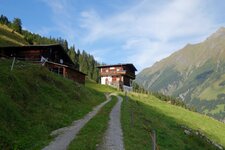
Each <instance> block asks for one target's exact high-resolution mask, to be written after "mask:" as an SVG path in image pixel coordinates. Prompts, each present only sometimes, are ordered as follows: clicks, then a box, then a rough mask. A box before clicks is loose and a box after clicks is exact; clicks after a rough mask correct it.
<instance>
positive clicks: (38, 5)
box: [0, 0, 225, 71]
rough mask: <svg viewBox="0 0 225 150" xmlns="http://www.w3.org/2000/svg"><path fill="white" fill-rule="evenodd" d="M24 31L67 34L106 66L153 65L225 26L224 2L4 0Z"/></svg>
mask: <svg viewBox="0 0 225 150" xmlns="http://www.w3.org/2000/svg"><path fill="white" fill-rule="evenodd" d="M0 14H3V15H5V16H7V17H8V18H9V19H10V20H13V18H15V17H17V18H20V19H21V20H22V26H23V28H24V29H26V30H29V31H31V32H34V33H38V34H40V35H42V36H47V37H50V36H51V37H56V38H57V37H62V38H63V39H66V40H67V41H68V43H69V45H70V46H72V45H75V47H76V49H80V50H85V51H87V52H88V53H90V54H92V55H94V57H95V58H96V59H97V60H98V61H99V62H101V63H102V62H104V63H106V64H118V63H133V64H134V65H135V66H136V68H137V69H138V71H141V70H142V69H144V68H146V67H150V66H151V65H153V64H154V63H155V62H156V61H159V60H161V59H163V58H165V57H167V56H169V55H171V54H172V53H173V52H175V51H177V50H179V49H181V48H183V47H184V46H185V45H186V44H188V43H190V44H194V43H198V42H201V41H203V40H204V39H206V38H207V37H208V36H209V35H210V34H212V33H213V32H215V31H216V30H217V29H218V28H220V27H222V26H225V16H224V14H225V1H224V0H0Z"/></svg>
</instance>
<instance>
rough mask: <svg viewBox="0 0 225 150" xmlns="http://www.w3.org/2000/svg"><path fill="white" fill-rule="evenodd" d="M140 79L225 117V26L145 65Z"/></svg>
mask: <svg viewBox="0 0 225 150" xmlns="http://www.w3.org/2000/svg"><path fill="white" fill-rule="evenodd" d="M136 82H137V83H138V84H139V85H141V86H143V87H144V88H145V89H146V90H149V91H154V92H161V93H163V94H166V95H172V96H176V97H180V98H182V99H183V100H184V102H185V103H186V104H188V105H190V106H194V107H195V108H196V109H197V111H199V112H201V113H204V114H207V115H209V116H213V117H215V118H217V119H219V120H223V121H225V111H224V110H225V28H224V27H222V28H220V29H219V30H217V31H216V32H215V33H213V34H212V35H211V36H210V37H208V38H207V39H206V40H205V41H203V42H201V43H198V44H193V45H192V44H188V45H186V46H185V47H184V48H182V49H181V50H179V51H177V52H175V53H173V54H172V55H171V56H169V57H167V58H165V59H163V60H161V61H159V62H156V63H155V64H154V65H153V66H152V67H149V68H146V69H144V70H143V71H141V72H140V73H139V74H138V75H137V79H136Z"/></svg>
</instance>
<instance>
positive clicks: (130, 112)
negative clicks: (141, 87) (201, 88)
mask: <svg viewBox="0 0 225 150" xmlns="http://www.w3.org/2000/svg"><path fill="white" fill-rule="evenodd" d="M131 118H132V119H131ZM122 126H123V130H124V140H125V147H126V149H128V150H135V149H146V150H147V149H150V147H151V137H150V133H151V132H152V131H153V130H155V131H156V135H157V146H158V148H159V149H167V150H182V149H198V150H201V149H202V150H206V149H212V150H213V149H216V148H215V147H214V146H212V145H211V144H208V143H207V142H206V140H205V139H202V138H200V136H197V135H195V134H193V133H192V134H191V135H186V134H185V133H184V130H185V129H184V127H183V126H185V127H188V128H190V129H192V130H193V131H194V132H196V131H200V132H201V133H203V134H205V135H206V136H207V137H208V138H210V139H211V140H212V141H214V142H216V143H219V144H221V145H223V147H225V124H223V123H221V122H219V121H216V120H214V119H212V118H210V117H208V116H204V115H200V114H198V113H195V112H191V111H188V110H186V109H183V108H181V107H178V106H174V105H171V104H168V103H166V102H164V101H160V100H159V99H157V98H155V97H154V96H148V95H142V94H135V93H132V94H130V95H129V100H128V101H123V105H122Z"/></svg>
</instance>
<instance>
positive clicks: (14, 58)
mask: <svg viewBox="0 0 225 150" xmlns="http://www.w3.org/2000/svg"><path fill="white" fill-rule="evenodd" d="M15 60H16V57H13V62H12V65H11V69H10V70H11V71H12V70H13V67H14V63H15Z"/></svg>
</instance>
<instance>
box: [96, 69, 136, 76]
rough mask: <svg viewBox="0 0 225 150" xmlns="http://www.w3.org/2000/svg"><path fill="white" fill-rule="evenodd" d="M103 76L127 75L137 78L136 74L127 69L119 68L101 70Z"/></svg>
mask: <svg viewBox="0 0 225 150" xmlns="http://www.w3.org/2000/svg"><path fill="white" fill-rule="evenodd" d="M100 75H101V76H106V75H127V76H130V77H132V78H135V74H134V73H131V72H128V71H126V70H119V71H110V70H109V71H108V72H100Z"/></svg>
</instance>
